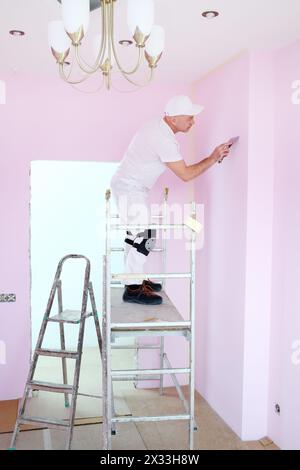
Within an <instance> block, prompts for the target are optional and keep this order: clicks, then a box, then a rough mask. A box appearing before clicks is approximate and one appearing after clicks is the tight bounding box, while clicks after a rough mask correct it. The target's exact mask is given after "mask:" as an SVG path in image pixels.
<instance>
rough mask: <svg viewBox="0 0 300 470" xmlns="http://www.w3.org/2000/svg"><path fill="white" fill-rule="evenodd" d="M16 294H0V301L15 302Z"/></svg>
mask: <svg viewBox="0 0 300 470" xmlns="http://www.w3.org/2000/svg"><path fill="white" fill-rule="evenodd" d="M15 301H16V294H0V302H15Z"/></svg>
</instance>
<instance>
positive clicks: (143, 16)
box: [127, 0, 154, 36]
mask: <svg viewBox="0 0 300 470" xmlns="http://www.w3.org/2000/svg"><path fill="white" fill-rule="evenodd" d="M153 22H154V4H153V0H128V6H127V23H128V27H129V30H130V32H131V34H132V36H133V35H134V33H135V31H136V28H137V27H138V28H139V29H140V31H141V32H142V33H143V34H144V35H145V36H147V35H148V34H150V31H151V29H152V26H153Z"/></svg>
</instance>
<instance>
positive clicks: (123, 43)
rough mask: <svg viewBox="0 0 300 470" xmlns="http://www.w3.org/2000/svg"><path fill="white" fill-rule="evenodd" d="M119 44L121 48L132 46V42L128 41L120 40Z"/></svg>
mask: <svg viewBox="0 0 300 470" xmlns="http://www.w3.org/2000/svg"><path fill="white" fill-rule="evenodd" d="M119 44H121V46H131V45H132V44H133V41H130V39H121V41H119Z"/></svg>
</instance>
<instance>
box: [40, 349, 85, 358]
mask: <svg viewBox="0 0 300 470" xmlns="http://www.w3.org/2000/svg"><path fill="white" fill-rule="evenodd" d="M35 352H36V354H39V355H40V356H52V357H66V358H69V359H77V357H78V352H77V351H64V350H62V349H42V348H41V349H37V350H36V351H35Z"/></svg>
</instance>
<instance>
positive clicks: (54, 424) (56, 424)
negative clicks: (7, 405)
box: [18, 416, 70, 429]
mask: <svg viewBox="0 0 300 470" xmlns="http://www.w3.org/2000/svg"><path fill="white" fill-rule="evenodd" d="M18 422H19V424H28V423H30V424H46V425H47V428H53V429H61V428H69V427H70V424H68V423H67V422H65V421H63V420H61V419H50V418H40V417H36V416H30V417H29V416H21V417H20V418H19V419H18Z"/></svg>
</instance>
